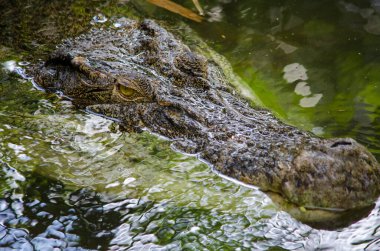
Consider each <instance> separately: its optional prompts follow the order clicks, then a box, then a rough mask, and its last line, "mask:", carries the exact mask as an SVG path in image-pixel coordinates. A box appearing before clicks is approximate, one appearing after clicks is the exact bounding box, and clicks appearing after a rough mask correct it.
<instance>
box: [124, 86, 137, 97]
mask: <svg viewBox="0 0 380 251" xmlns="http://www.w3.org/2000/svg"><path fill="white" fill-rule="evenodd" d="M119 91H120V93H121V94H122V95H123V96H125V97H127V98H131V97H135V96H136V95H139V93H138V92H137V91H136V90H135V89H132V88H130V87H126V86H124V85H119Z"/></svg>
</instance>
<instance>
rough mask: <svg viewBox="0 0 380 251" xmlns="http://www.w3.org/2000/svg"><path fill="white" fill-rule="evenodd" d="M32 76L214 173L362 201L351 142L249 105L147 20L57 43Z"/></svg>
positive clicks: (329, 205)
mask: <svg viewBox="0 0 380 251" xmlns="http://www.w3.org/2000/svg"><path fill="white" fill-rule="evenodd" d="M32 74H33V75H34V77H35V81H36V82H37V83H38V84H39V85H41V86H42V87H43V88H45V89H47V90H50V91H59V92H61V93H63V94H64V95H65V96H67V97H69V98H70V99H72V100H73V102H74V103H75V104H77V105H78V106H79V107H82V108H85V109H87V110H88V111H91V112H95V113H98V114H101V115H103V116H106V117H110V118H113V119H116V120H118V121H120V122H121V123H122V124H123V125H124V126H125V127H126V128H127V129H128V130H131V131H136V130H137V131H138V130H141V129H148V130H149V131H151V132H154V133H157V134H159V135H162V136H165V137H167V138H169V139H172V140H174V146H175V147H176V148H177V149H179V150H181V151H184V152H187V153H197V154H198V156H199V157H200V158H202V159H204V160H206V161H207V162H208V163H210V164H211V165H212V166H213V168H214V169H215V170H217V171H218V172H220V173H222V174H224V175H227V176H229V177H232V178H234V179H237V180H240V181H242V182H245V183H248V184H253V185H256V186H258V187H260V188H261V189H262V190H264V191H271V192H275V193H277V194H280V195H281V196H282V197H283V198H284V199H286V200H287V201H290V202H292V203H294V204H296V205H299V206H303V207H306V208H310V209H339V210H346V209H352V208H361V207H365V206H368V205H370V204H372V203H373V202H374V201H375V200H376V198H377V197H378V195H379V193H380V167H379V164H378V163H377V161H376V159H375V158H374V157H373V155H372V154H371V153H369V152H368V150H366V149H365V147H363V146H362V145H360V144H358V143H357V142H356V141H354V140H352V139H320V138H317V137H314V136H313V135H311V134H309V133H307V132H302V131H300V130H298V129H297V128H294V127H292V126H288V125H285V124H284V123H282V122H280V121H279V120H277V119H276V118H274V117H273V116H272V115H271V114H270V113H269V112H268V111H266V110H263V109H259V108H258V109H254V108H252V107H250V106H249V105H248V103H247V102H246V101H244V100H243V99H242V98H241V97H240V96H239V95H237V94H235V92H234V90H233V89H232V88H231V86H230V85H229V83H228V82H227V80H226V76H225V75H224V73H223V71H222V70H221V68H220V67H219V66H218V64H217V63H215V62H214V61H212V60H207V59H206V58H205V57H203V56H201V55H198V54H196V53H193V52H192V51H191V50H190V49H189V48H188V47H187V46H186V45H184V44H183V43H182V42H181V41H180V40H178V39H176V38H175V37H174V36H173V35H172V34H170V33H169V32H167V31H166V30H165V29H163V28H162V27H160V26H159V25H157V24H156V23H155V22H153V21H144V22H141V23H140V22H137V21H130V20H127V21H125V23H124V26H123V27H122V28H121V29H117V30H113V29H105V30H97V29H94V30H92V31H90V32H89V33H88V34H85V35H82V36H80V37H78V38H76V39H72V40H67V41H65V42H64V43H63V44H62V45H61V46H60V47H59V48H58V49H57V50H56V51H55V52H54V53H53V54H52V55H51V57H50V58H49V59H48V60H47V61H46V63H44V64H43V65H41V66H38V67H36V68H34V69H33V71H32Z"/></svg>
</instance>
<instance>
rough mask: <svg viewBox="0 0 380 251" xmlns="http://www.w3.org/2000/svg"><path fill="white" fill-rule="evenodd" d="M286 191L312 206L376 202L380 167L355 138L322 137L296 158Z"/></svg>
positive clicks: (291, 197)
mask: <svg viewBox="0 0 380 251" xmlns="http://www.w3.org/2000/svg"><path fill="white" fill-rule="evenodd" d="M291 166H292V168H291V169H290V170H289V172H288V173H287V175H286V177H285V178H284V180H283V183H282V193H283V195H284V196H285V197H287V199H288V200H289V201H291V202H293V203H295V204H297V205H302V206H305V207H309V208H326V209H327V208H334V209H353V208H360V207H365V206H368V205H370V204H372V203H373V202H374V201H375V200H376V198H377V197H378V195H379V193H380V166H379V164H378V162H377V161H376V159H375V157H374V156H373V155H372V154H371V153H370V152H369V151H368V150H367V149H366V148H365V147H364V146H362V145H360V144H359V143H357V142H356V141H355V140H353V139H334V140H321V141H320V142H319V143H318V144H316V145H314V146H313V147H311V148H310V149H304V150H302V151H301V152H300V154H299V155H298V156H297V157H296V158H295V159H294V160H293V163H292V165H291Z"/></svg>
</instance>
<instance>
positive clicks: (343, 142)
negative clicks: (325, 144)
mask: <svg viewBox="0 0 380 251" xmlns="http://www.w3.org/2000/svg"><path fill="white" fill-rule="evenodd" d="M350 145H352V143H351V142H347V141H338V142H335V143H334V144H332V145H331V146H330V147H331V148H334V147H338V146H350Z"/></svg>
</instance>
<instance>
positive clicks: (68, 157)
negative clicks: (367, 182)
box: [0, 0, 380, 250]
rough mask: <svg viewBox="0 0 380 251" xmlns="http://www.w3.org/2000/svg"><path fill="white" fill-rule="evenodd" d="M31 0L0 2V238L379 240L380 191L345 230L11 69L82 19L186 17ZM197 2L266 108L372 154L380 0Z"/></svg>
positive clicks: (6, 244)
mask: <svg viewBox="0 0 380 251" xmlns="http://www.w3.org/2000/svg"><path fill="white" fill-rule="evenodd" d="M31 2H32V4H33V5H29V6H26V7H25V8H24V7H23V6H24V5H23V2H22V1H15V2H14V4H15V6H16V7H17V8H16V10H19V12H20V13H21V14H20V15H17V12H16V11H15V9H12V8H11V7H9V5H10V3H11V2H6V3H5V2H0V5H4V6H5V7H4V8H3V9H9V11H8V12H4V13H7V15H8V17H9V18H8V19H6V18H5V19H2V21H0V28H1V29H0V36H1V38H4V40H2V39H0V41H2V42H0V43H4V44H5V45H6V46H8V47H2V44H0V60H1V62H0V63H1V68H2V69H1V70H0V162H1V164H0V249H2V248H14V249H16V250H17V249H23V250H33V248H35V249H37V250H49V249H50V250H52V249H53V248H57V249H69V248H73V249H74V248H75V249H76V250H85V249H86V250H87V249H90V250H147V249H148V248H151V250H186V249H188V250H219V249H220V250H282V249H285V250H313V249H316V248H319V249H320V250H379V247H380V233H379V231H378V229H379V226H380V215H379V214H380V201H378V202H377V204H376V206H375V208H374V209H373V210H372V211H371V213H370V214H369V216H367V217H366V218H364V219H362V220H360V221H358V222H357V223H354V224H352V225H351V226H349V227H347V228H343V229H338V230H335V231H326V230H317V229H314V228H311V227H309V226H307V225H305V224H302V223H300V222H298V221H296V220H295V219H294V218H292V217H290V216H289V215H288V214H287V213H285V212H282V211H279V210H277V209H276V206H275V205H274V204H273V203H272V201H271V200H270V199H269V198H268V197H267V196H266V195H265V194H263V193H261V192H260V191H257V190H253V189H249V188H246V187H242V186H240V185H237V184H234V183H232V182H230V181H227V180H223V179H221V178H220V177H218V176H216V175H215V174H213V173H212V172H211V171H210V169H209V167H207V166H206V165H205V164H203V163H201V162H199V161H198V160H197V159H196V158H194V157H191V156H184V155H181V154H178V153H175V152H173V151H172V150H171V148H170V143H169V142H166V141H163V140H161V139H159V138H157V137H156V136H153V135H149V134H148V133H143V134H128V133H124V132H121V131H120V130H119V128H118V126H117V125H115V124H114V123H113V122H111V121H108V120H105V119H103V118H100V117H97V116H94V115H89V114H85V113H82V112H80V111H76V110H75V109H73V108H72V105H71V103H70V102H69V101H67V100H60V99H58V98H57V97H56V96H55V95H52V94H47V93H44V92H42V91H37V90H35V89H34V88H33V86H32V84H31V83H30V82H28V81H25V80H22V79H19V78H18V77H17V76H15V74H14V72H13V73H12V71H15V70H18V69H19V68H18V67H19V66H22V65H25V64H27V63H26V62H25V60H30V58H31V57H32V58H33V53H37V54H38V55H40V53H42V54H43V52H44V50H45V49H44V48H45V46H48V47H52V46H53V44H47V45H46V44H44V42H45V43H48V42H54V43H56V42H57V41H59V40H60V39H61V38H64V37H65V36H66V35H65V34H67V32H69V34H76V33H77V32H79V31H81V30H82V29H84V28H86V27H90V26H91V22H92V23H93V24H92V25H96V24H97V23H98V22H100V23H103V22H105V23H107V22H112V16H114V15H123V16H125V15H126V13H130V15H136V12H134V11H132V10H131V9H134V8H136V9H137V10H138V12H139V13H140V14H141V15H144V16H150V17H155V18H163V19H166V20H169V21H173V20H174V21H175V22H176V21H177V20H178V19H181V17H178V16H177V15H175V14H172V13H169V12H165V11H164V10H162V9H158V8H156V7H154V6H151V5H149V4H147V3H145V1H127V2H126V1H94V3H93V6H88V7H87V8H88V9H87V10H88V11H84V8H83V6H86V3H84V2H86V1H84V2H82V1H76V2H75V4H71V5H70V2H69V1H68V2H62V1H50V2H49V3H45V5H44V4H43V3H42V2H41V1H38V0H33V1H31ZM178 2H180V3H181V4H183V5H185V6H186V7H188V8H192V1H188V0H186V1H185V0H183V1H178ZM87 5H88V4H87ZM0 7H1V6H0ZM32 7H35V8H34V9H35V10H36V11H37V12H38V13H39V14H36V15H34V16H33V15H31V13H30V10H31V8H32ZM44 7H45V8H44ZM202 7H203V8H204V11H205V12H206V13H207V14H206V19H207V22H203V23H202V24H194V23H191V21H188V20H185V21H186V22H188V24H189V25H191V26H192V28H194V29H195V30H197V31H198V33H199V34H200V36H202V37H203V38H205V39H206V40H207V41H208V42H209V44H210V45H211V46H212V47H213V48H215V49H216V50H218V51H219V52H221V53H222V54H223V55H225V56H226V57H227V58H228V59H229V60H230V61H231V63H232V64H233V67H234V69H235V71H236V72H237V73H238V74H239V76H240V78H241V79H242V81H244V82H246V83H247V84H249V85H250V86H251V87H252V88H253V89H254V90H255V92H256V94H257V95H258V96H259V97H260V98H261V101H262V102H263V103H264V104H265V105H266V106H268V107H270V108H272V109H275V112H277V113H278V114H279V115H281V116H282V117H283V118H284V119H286V120H288V121H290V122H292V123H294V124H296V125H298V126H301V127H305V128H307V129H309V130H312V131H313V132H314V133H315V134H318V135H324V136H334V135H336V136H351V137H354V138H356V139H358V140H360V141H361V142H362V143H364V144H366V145H368V146H369V147H370V148H371V151H372V152H373V153H375V154H377V156H380V155H379V154H380V138H379V131H380V127H379V126H380V109H379V107H380V104H379V93H380V89H379V88H380V75H379V69H380V68H379V67H380V64H379V63H380V62H379V60H380V57H379V53H380V51H379V45H380V38H379V37H378V35H379V33H378V25H377V24H378V22H379V12H380V11H379V10H380V8H379V3H378V1H375V0H373V1H362V2H358V1H355V2H354V1H340V2H336V3H335V2H334V3H331V1H318V2H315V1H314V2H307V3H306V2H304V1H285V2H281V3H279V2H278V1H274V0H273V1H272V0H270V1H248V0H247V1H229V0H223V1H217V0H210V1H207V3H205V2H202ZM28 8H29V9H28ZM32 9H33V8H32ZM41 9H43V10H45V11H46V12H49V11H51V10H60V11H61V12H59V11H58V12H54V13H55V14H54V15H52V16H48V15H44V14H43V11H41ZM193 11H195V9H193ZM4 13H2V15H4ZM60 13H61V14H62V13H65V15H60ZM67 13H71V14H70V15H68V14H67ZM100 13H104V14H100ZM120 13H121V14H120ZM11 17H12V18H14V22H11V23H8V25H4V24H3V23H2V22H5V21H4V20H7V22H8V21H9V20H10V21H12V18H11ZM23 17H25V18H26V20H23V19H22V18H23ZM31 17H35V20H33V22H31ZM63 17H65V18H63ZM66 17H69V18H66ZM93 17H94V18H93ZM63 19H64V20H63ZM15 20H16V21H15ZM42 20H43V21H42ZM110 20H111V21H110ZM65 22H66V23H70V22H71V23H77V24H78V25H73V26H70V25H67V24H66V25H62V24H63V23H65ZM28 23H29V25H28ZM83 24H85V25H83ZM32 25H35V26H33V27H35V29H37V31H36V32H34V30H33V29H34V28H33V27H32ZM113 25H114V26H115V27H117V23H114V24H113ZM174 27H176V26H174ZM12 29H13V30H12ZM54 31H57V32H54ZM12 32H13V33H14V34H12ZM177 32H178V31H177ZM34 35H35V37H33V36H34ZM12 46H14V48H9V47H12ZM13 51H22V52H23V53H26V55H23V54H20V53H18V54H12V52H13ZM268 90H269V91H268ZM322 95H323V97H322Z"/></svg>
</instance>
